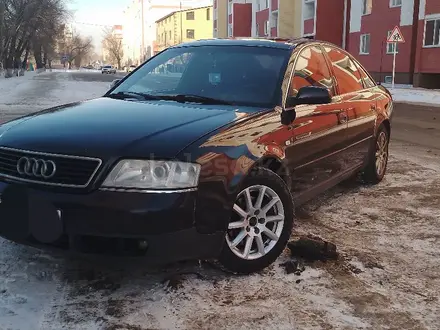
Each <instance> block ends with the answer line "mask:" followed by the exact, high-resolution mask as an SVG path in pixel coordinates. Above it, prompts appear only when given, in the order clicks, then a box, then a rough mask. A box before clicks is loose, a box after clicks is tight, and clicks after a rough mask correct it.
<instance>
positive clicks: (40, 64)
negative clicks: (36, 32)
mask: <svg viewBox="0 0 440 330" xmlns="http://www.w3.org/2000/svg"><path fill="white" fill-rule="evenodd" d="M34 57H35V62H36V64H37V70H38V69H42V68H43V59H42V58H41V45H39V44H36V45H34ZM40 71H41V70H40Z"/></svg>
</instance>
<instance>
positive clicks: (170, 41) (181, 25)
mask: <svg viewBox="0 0 440 330" xmlns="http://www.w3.org/2000/svg"><path fill="white" fill-rule="evenodd" d="M212 10H213V6H204V7H199V8H192V9H184V10H179V11H174V12H172V13H170V14H168V15H166V16H164V17H162V18H160V19H158V20H157V21H156V46H157V49H156V50H155V51H156V52H159V51H162V50H164V49H165V48H168V47H170V46H173V45H177V44H179V43H181V42H187V41H192V40H197V39H209V38H212V37H213V29H212V26H213V19H212V18H213V12H212Z"/></svg>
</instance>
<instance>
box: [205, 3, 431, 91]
mask: <svg viewBox="0 0 440 330" xmlns="http://www.w3.org/2000/svg"><path fill="white" fill-rule="evenodd" d="M395 26H398V27H399V28H400V30H401V32H402V34H403V37H404V39H405V43H401V44H398V45H397V47H396V53H397V55H396V77H395V81H396V83H403V84H414V85H415V86H420V87H435V88H440V61H439V60H438V59H439V58H440V0H214V25H213V29H214V36H217V37H264V36H267V37H282V38H289V37H290V38H292V37H301V36H307V37H310V38H315V39H317V40H325V41H329V42H332V43H334V44H336V45H338V46H340V47H342V48H345V49H347V50H348V51H349V52H350V53H351V54H353V55H354V56H355V57H356V58H357V59H358V60H359V61H360V62H361V63H362V64H363V65H364V66H365V67H366V68H367V69H368V70H369V71H370V72H371V74H372V75H373V77H374V78H375V79H376V80H378V81H383V82H390V81H391V79H392V70H393V54H394V44H390V43H387V39H388V36H389V35H390V33H391V32H392V30H393V29H394V27H395Z"/></svg>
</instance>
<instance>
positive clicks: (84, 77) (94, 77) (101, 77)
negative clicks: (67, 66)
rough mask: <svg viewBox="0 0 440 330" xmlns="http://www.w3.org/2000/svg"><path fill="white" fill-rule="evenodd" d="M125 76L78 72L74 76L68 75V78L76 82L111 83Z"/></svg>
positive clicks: (123, 74)
mask: <svg viewBox="0 0 440 330" xmlns="http://www.w3.org/2000/svg"><path fill="white" fill-rule="evenodd" d="M126 75H127V74H126V73H122V72H117V73H116V74H107V73H106V74H102V73H100V72H96V73H95V72H88V71H79V72H75V73H74V74H70V77H71V78H72V79H73V80H76V81H101V82H112V81H113V80H114V79H121V78H124V77H125V76H126Z"/></svg>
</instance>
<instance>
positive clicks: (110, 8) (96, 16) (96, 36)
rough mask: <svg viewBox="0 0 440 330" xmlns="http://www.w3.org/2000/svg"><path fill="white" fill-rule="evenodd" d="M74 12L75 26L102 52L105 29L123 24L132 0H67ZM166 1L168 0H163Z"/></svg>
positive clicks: (202, 1) (201, 1)
mask: <svg viewBox="0 0 440 330" xmlns="http://www.w3.org/2000/svg"><path fill="white" fill-rule="evenodd" d="M66 1H67V3H68V5H67V7H68V9H69V10H70V11H71V12H72V15H73V18H72V20H71V22H70V23H72V25H73V28H74V29H75V30H76V31H78V32H79V33H81V34H82V35H84V36H91V37H92V38H93V43H94V45H95V51H96V53H98V54H100V53H101V41H102V36H103V29H105V28H106V26H110V27H111V26H113V25H123V21H124V14H123V12H124V10H125V9H126V8H127V7H128V5H129V4H130V2H131V0H66ZM162 1H163V2H164V3H166V2H167V0H162ZM181 1H182V3H183V4H185V5H191V4H192V5H194V6H196V7H197V6H206V5H212V0H181Z"/></svg>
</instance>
